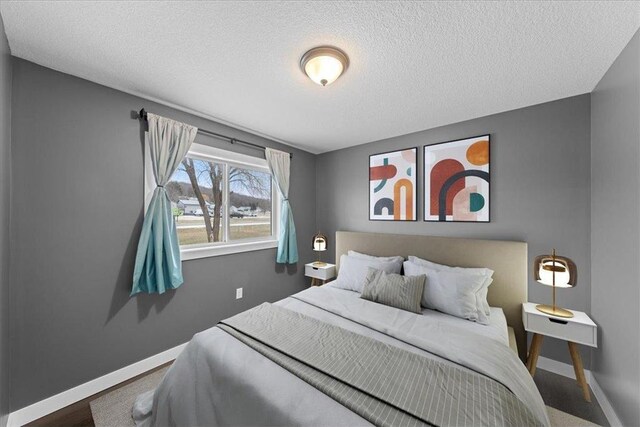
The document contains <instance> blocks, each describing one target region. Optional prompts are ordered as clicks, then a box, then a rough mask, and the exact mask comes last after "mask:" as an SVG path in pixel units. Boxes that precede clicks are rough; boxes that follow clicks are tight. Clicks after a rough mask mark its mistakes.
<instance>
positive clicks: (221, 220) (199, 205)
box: [145, 144, 280, 260]
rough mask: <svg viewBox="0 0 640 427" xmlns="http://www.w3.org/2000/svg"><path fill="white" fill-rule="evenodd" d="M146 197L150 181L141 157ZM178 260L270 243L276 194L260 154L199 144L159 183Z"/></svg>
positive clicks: (151, 187) (274, 226)
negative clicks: (166, 202) (165, 197)
mask: <svg viewBox="0 0 640 427" xmlns="http://www.w3.org/2000/svg"><path fill="white" fill-rule="evenodd" d="M145 168H146V171H145V188H146V190H147V191H146V193H147V197H146V198H147V200H146V202H147V203H146V204H145V206H148V204H149V203H148V202H149V200H150V198H151V196H152V195H153V190H154V188H155V180H154V178H153V171H152V167H151V159H150V158H149V156H148V155H147V156H145ZM165 189H166V191H167V195H168V196H169V200H170V201H171V210H172V213H173V217H174V219H175V222H176V228H177V232H178V241H179V242H180V252H181V255H182V259H183V260H189V259H195V258H202V257H208V256H215V255H223V254H229V253H235V252H245V251H251V250H258V249H267V248H275V247H277V246H278V242H277V226H278V223H279V221H278V219H279V217H278V208H279V206H280V204H279V201H280V197H279V194H278V191H277V189H276V188H275V186H274V185H273V184H272V180H271V173H270V172H269V168H268V166H267V162H266V160H264V159H259V158H256V157H251V156H246V155H243V154H238V153H234V152H231V151H226V150H221V149H218V148H213V147H209V146H205V145H201V144H192V146H191V149H190V150H189V153H188V154H187V156H186V157H185V159H184V160H183V161H182V163H181V164H180V166H179V167H178V169H177V170H176V171H175V173H174V174H173V176H172V177H171V180H170V181H169V182H168V183H167V184H166V185H165Z"/></svg>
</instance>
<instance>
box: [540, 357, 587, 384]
mask: <svg viewBox="0 0 640 427" xmlns="http://www.w3.org/2000/svg"><path fill="white" fill-rule="evenodd" d="M536 366H537V367H538V368H540V369H544V370H545V371H549V372H553V373H554V374H558V375H562V376H563V377H568V378H573V379H574V380H575V379H576V374H575V372H574V371H573V366H572V365H569V364H568V363H564V362H558V361H557V360H553V359H549V358H547V357H544V356H540V357H538V364H537V365H536ZM584 377H585V379H586V380H587V384H591V380H592V378H591V371H590V370H588V369H585V370H584Z"/></svg>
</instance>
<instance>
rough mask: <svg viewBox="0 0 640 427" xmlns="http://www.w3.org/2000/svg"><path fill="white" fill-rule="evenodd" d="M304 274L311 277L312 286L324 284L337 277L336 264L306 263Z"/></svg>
mask: <svg viewBox="0 0 640 427" xmlns="http://www.w3.org/2000/svg"><path fill="white" fill-rule="evenodd" d="M304 275H305V276H307V277H311V286H320V285H324V284H325V283H326V282H327V281H328V280H331V279H333V278H334V277H336V265H335V264H329V263H326V264H324V265H315V264H314V263H313V262H310V263H309V264H305V265H304Z"/></svg>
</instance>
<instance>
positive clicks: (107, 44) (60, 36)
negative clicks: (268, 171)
mask: <svg viewBox="0 0 640 427" xmlns="http://www.w3.org/2000/svg"><path fill="white" fill-rule="evenodd" d="M0 13H1V14H2V17H3V19H4V23H5V27H6V32H7V36H8V39H9V44H10V47H11V50H12V53H13V55H15V56H18V57H20V58H24V59H27V60H29V61H33V62H36V63H38V64H41V65H44V66H47V67H50V68H53V69H56V70H60V71H63V72H65V73H69V74H73V75H76V76H79V77H83V78H86V79H89V80H92V81H95V82H98V83H101V84H104V85H107V86H111V87H114V88H117V89H120V90H123V91H126V92H130V93H134V94H138V95H141V96H143V97H147V98H152V99H155V100H158V101H160V102H164V103H168V104H171V105H174V106H179V107H181V108H184V109H187V110H190V111H192V112H196V113H197V114H200V115H203V116H206V117H210V118H214V119H216V120H219V121H221V122H224V123H228V124H232V125H234V126H237V127H240V128H243V129H246V130H250V131H252V132H254V133H257V134H260V135H265V136H269V137H272V138H274V139H277V140H279V141H282V142H285V143H288V144H291V145H294V146H298V147H300V148H303V149H306V150H308V151H311V152H314V153H319V152H324V151H330V150H335V149H338V148H342V147H347V146H351V145H357V144H362V143H365V142H370V141H375V140H379V139H383V138H388V137H392V136H396V135H401V134H406V133H410V132H415V131H419V130H423V129H428V128H432V127H435V126H440V125H445V124H449V123H454V122H459V121H463V120H467V119H471V118H475V117H480V116H485V115H488V114H493V113H497V112H501V111H507V110H511V109H515V108H519V107H523V106H527V105H532V104H537V103H541V102H546V101H550V100H554V99H558V98H563V97H567V96H572V95H577V94H581V93H586V92H590V91H591V90H592V89H593V88H594V86H595V85H596V83H597V82H598V80H599V79H600V78H601V77H602V75H603V74H604V73H605V71H606V70H607V68H608V67H609V66H610V65H611V63H612V62H613V60H614V59H615V58H616V57H617V55H618V54H619V53H620V52H621V50H622V49H623V48H624V46H625V45H626V44H627V42H628V41H629V40H630V39H631V37H632V35H633V34H634V33H635V31H636V30H637V29H638V27H639V26H640V3H637V2H464V3H463V2H429V3H414V2H407V3H402V2H401V3H398V2H393V3H379V2H370V3H364V2H362V3H361V2H346V1H344V2H100V1H92V2H89V1H87V2H80V1H76V2H74V1H65V2H62V1H52V2H37V1H32V2H29V1H24V2H18V1H6V0H5V1H2V2H1V3H0ZM322 44H331V45H335V46H338V47H340V48H341V49H343V50H344V51H345V52H347V54H348V55H349V57H350V62H351V63H350V66H349V69H348V70H347V72H346V73H345V74H344V75H343V76H342V77H341V78H340V79H338V81H336V82H335V83H334V84H332V85H331V86H328V87H326V88H322V87H320V86H318V85H316V84H314V83H312V82H311V81H310V80H309V79H308V78H306V77H305V76H304V74H303V73H302V72H301V71H300V69H299V67H298V61H299V59H300V56H301V55H302V54H303V53H304V52H306V51H307V50H308V49H309V48H311V47H314V46H317V45H322Z"/></svg>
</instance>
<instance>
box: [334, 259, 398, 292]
mask: <svg viewBox="0 0 640 427" xmlns="http://www.w3.org/2000/svg"><path fill="white" fill-rule="evenodd" d="M369 267H372V268H375V269H376V270H382V271H384V272H385V273H395V274H400V270H402V261H377V260H375V259H362V258H357V257H352V256H348V255H342V256H341V257H340V271H338V278H337V279H336V280H335V281H334V282H333V285H332V286H333V287H335V288H339V289H346V290H348V291H356V292H360V293H362V288H363V287H364V284H365V283H366V281H367V273H368V272H369Z"/></svg>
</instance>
